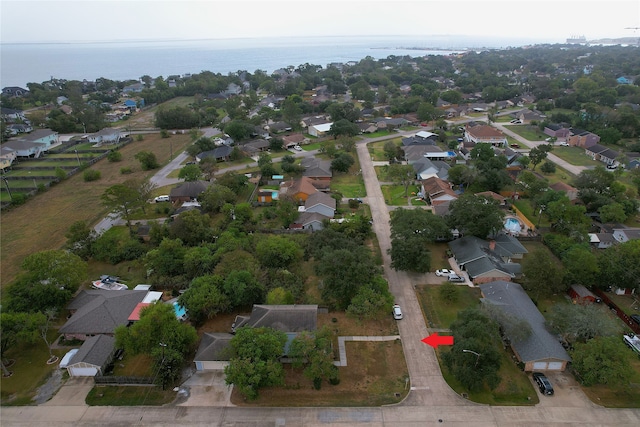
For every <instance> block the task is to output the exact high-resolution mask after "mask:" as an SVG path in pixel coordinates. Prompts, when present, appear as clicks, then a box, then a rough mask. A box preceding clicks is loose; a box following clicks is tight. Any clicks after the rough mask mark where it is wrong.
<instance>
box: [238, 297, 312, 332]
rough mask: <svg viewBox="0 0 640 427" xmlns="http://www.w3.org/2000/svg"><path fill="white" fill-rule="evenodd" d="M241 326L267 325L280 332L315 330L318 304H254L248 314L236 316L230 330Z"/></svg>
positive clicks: (255, 326) (259, 326)
mask: <svg viewBox="0 0 640 427" xmlns="http://www.w3.org/2000/svg"><path fill="white" fill-rule="evenodd" d="M243 326H249V327H251V328H261V327H268V328H272V329H275V330H277V331H282V332H302V331H315V330H316V329H317V326H318V306H317V305H315V304H292V305H267V304H254V306H253V310H252V311H251V314H250V315H248V316H236V319H235V321H234V322H233V325H232V326H231V331H232V332H235V331H236V330H237V329H238V328H241V327H243Z"/></svg>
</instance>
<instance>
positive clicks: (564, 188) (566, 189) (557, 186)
mask: <svg viewBox="0 0 640 427" xmlns="http://www.w3.org/2000/svg"><path fill="white" fill-rule="evenodd" d="M549 188H550V189H552V190H553V191H560V192H562V193H564V194H566V195H567V197H568V198H569V200H571V201H573V200H575V199H577V198H578V189H577V188H575V187H572V186H570V185H569V184H566V183H564V182H561V181H558V182H555V183H553V184H551V185H550V186H549Z"/></svg>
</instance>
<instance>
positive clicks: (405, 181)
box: [387, 164, 416, 197]
mask: <svg viewBox="0 0 640 427" xmlns="http://www.w3.org/2000/svg"><path fill="white" fill-rule="evenodd" d="M387 176H388V177H389V179H390V180H391V181H392V182H393V183H394V184H397V185H401V186H403V187H404V197H407V196H408V195H409V186H410V185H411V184H412V183H414V182H415V179H416V173H415V171H414V170H413V166H411V165H400V164H393V165H389V166H387Z"/></svg>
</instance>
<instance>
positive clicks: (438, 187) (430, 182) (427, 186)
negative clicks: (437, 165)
mask: <svg viewBox="0 0 640 427" xmlns="http://www.w3.org/2000/svg"><path fill="white" fill-rule="evenodd" d="M422 186H423V187H424V191H425V193H426V194H425V195H428V196H429V197H430V198H434V197H439V196H441V195H445V194H447V195H449V196H452V197H454V198H456V199H457V198H458V195H457V194H456V193H455V192H454V191H453V190H452V189H451V184H449V182H448V181H445V180H443V179H440V178H438V177H435V176H432V177H430V178H427V179H425V180H424V181H422Z"/></svg>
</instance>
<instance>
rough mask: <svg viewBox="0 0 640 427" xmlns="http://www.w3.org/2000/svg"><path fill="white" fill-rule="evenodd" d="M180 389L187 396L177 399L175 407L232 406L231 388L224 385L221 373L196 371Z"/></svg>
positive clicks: (222, 373)
mask: <svg viewBox="0 0 640 427" xmlns="http://www.w3.org/2000/svg"><path fill="white" fill-rule="evenodd" d="M180 388H181V389H185V390H186V391H187V396H186V399H185V398H182V397H178V401H177V402H176V404H175V405H176V406H234V405H232V404H231V390H232V389H233V387H232V386H228V385H227V384H225V382H224V372H222V371H204V372H198V371H196V372H195V373H194V374H193V375H191V377H190V378H189V379H188V380H187V381H185V382H184V383H183V384H182V385H181V386H180Z"/></svg>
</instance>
